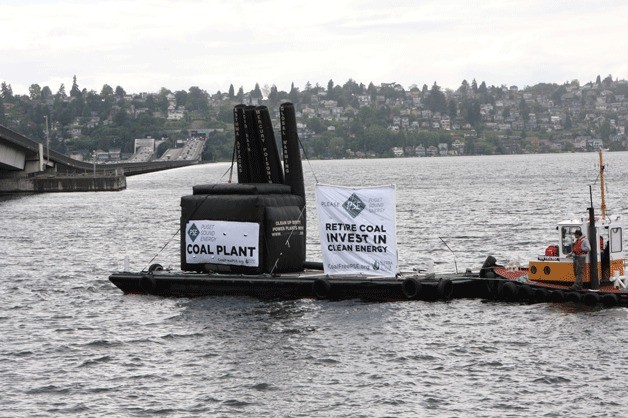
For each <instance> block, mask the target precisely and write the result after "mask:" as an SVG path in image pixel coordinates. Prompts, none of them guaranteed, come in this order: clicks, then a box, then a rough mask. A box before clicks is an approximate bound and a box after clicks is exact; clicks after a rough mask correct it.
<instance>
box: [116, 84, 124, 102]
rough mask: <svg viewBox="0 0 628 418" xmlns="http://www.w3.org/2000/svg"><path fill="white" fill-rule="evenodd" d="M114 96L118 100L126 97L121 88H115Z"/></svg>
mask: <svg viewBox="0 0 628 418" xmlns="http://www.w3.org/2000/svg"><path fill="white" fill-rule="evenodd" d="M115 94H116V97H117V98H118V99H124V96H126V91H124V89H123V88H122V87H120V86H116V90H115Z"/></svg>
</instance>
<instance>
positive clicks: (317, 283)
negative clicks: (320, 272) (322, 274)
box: [312, 279, 331, 300]
mask: <svg viewBox="0 0 628 418" xmlns="http://www.w3.org/2000/svg"><path fill="white" fill-rule="evenodd" d="M312 293H314V297H315V298H316V299H321V300H322V299H329V296H330V295H331V284H330V283H329V280H327V279H316V280H314V283H312Z"/></svg>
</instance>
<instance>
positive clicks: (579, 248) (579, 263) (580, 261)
mask: <svg viewBox="0 0 628 418" xmlns="http://www.w3.org/2000/svg"><path fill="white" fill-rule="evenodd" d="M574 235H575V237H576V242H574V244H573V251H572V253H571V256H572V257H573V274H574V276H575V277H576V281H575V283H574V284H573V286H571V289H574V290H580V289H582V276H583V275H584V267H585V265H586V259H587V254H588V253H589V251H591V244H589V240H588V239H587V238H586V237H585V236H584V235H582V232H581V231H579V230H578V231H576V232H575V233H574Z"/></svg>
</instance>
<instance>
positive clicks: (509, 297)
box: [499, 282, 519, 302]
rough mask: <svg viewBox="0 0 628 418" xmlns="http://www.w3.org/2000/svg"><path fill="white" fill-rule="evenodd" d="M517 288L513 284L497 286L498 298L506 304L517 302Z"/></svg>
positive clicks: (507, 283) (506, 283)
mask: <svg viewBox="0 0 628 418" xmlns="http://www.w3.org/2000/svg"><path fill="white" fill-rule="evenodd" d="M518 293H519V287H518V286H517V285H516V284H514V283H513V282H504V283H501V286H499V298H500V299H503V300H506V301H508V302H513V301H515V300H517V295H518Z"/></svg>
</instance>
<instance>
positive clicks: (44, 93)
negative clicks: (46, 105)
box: [41, 86, 52, 100]
mask: <svg viewBox="0 0 628 418" xmlns="http://www.w3.org/2000/svg"><path fill="white" fill-rule="evenodd" d="M51 97H52V90H50V87H48V86H44V87H43V88H42V89H41V98H42V99H43V100H48V99H50V98H51Z"/></svg>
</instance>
